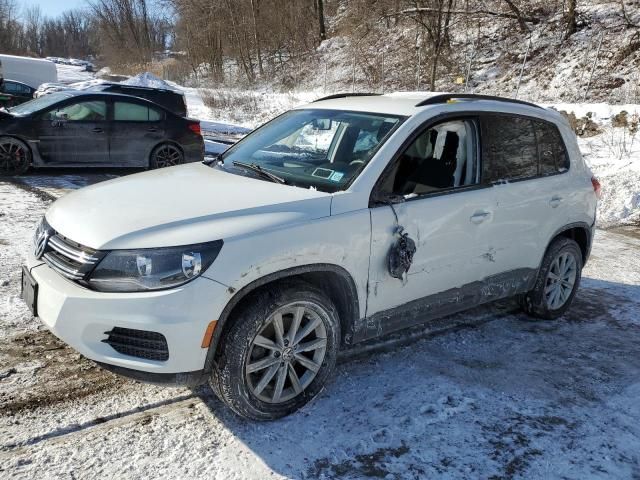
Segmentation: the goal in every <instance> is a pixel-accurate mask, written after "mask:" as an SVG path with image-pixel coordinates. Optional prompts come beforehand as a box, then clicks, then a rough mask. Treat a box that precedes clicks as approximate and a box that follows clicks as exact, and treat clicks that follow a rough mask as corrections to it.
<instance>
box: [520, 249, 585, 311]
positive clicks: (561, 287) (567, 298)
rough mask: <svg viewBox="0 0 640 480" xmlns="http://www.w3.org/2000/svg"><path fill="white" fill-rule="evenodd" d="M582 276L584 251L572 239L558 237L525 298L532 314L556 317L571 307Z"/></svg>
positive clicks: (526, 308) (524, 306)
mask: <svg viewBox="0 0 640 480" xmlns="http://www.w3.org/2000/svg"><path fill="white" fill-rule="evenodd" d="M581 277H582V251H581V250H580V247H579V246H578V244H577V243H576V242H575V241H573V240H571V239H569V238H558V239H556V240H554V241H553V242H552V243H551V245H550V246H549V249H548V250H547V253H546V254H545V256H544V259H543V260H542V265H541V266H540V270H539V272H538V278H537V280H536V284H535V287H534V289H533V290H531V291H530V292H528V293H527V294H526V295H524V296H523V297H522V302H521V303H522V307H523V309H524V311H525V312H527V313H528V314H529V315H531V316H534V317H538V318H544V319H548V320H551V319H555V318H558V317H560V316H561V315H562V314H564V312H565V311H566V310H567V309H568V308H569V306H570V305H571V302H572V301H573V297H574V296H575V294H576V291H577V290H578V286H579V285H580V279H581Z"/></svg>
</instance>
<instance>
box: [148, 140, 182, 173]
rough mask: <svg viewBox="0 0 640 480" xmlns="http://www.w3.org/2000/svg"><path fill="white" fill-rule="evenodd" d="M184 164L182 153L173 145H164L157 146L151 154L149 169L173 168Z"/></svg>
mask: <svg viewBox="0 0 640 480" xmlns="http://www.w3.org/2000/svg"><path fill="white" fill-rule="evenodd" d="M181 163H184V155H183V154H182V151H181V150H180V149H179V148H178V147H177V146H175V145H172V144H170V143H165V144H163V145H159V146H157V147H156V148H155V149H154V150H153V152H151V160H150V162H149V166H150V167H151V168H164V167H173V166H174V165H179V164H181Z"/></svg>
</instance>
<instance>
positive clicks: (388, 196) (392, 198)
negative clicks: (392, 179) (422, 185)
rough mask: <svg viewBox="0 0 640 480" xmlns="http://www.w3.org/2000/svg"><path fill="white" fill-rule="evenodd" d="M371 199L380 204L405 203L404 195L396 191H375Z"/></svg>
mask: <svg viewBox="0 0 640 480" xmlns="http://www.w3.org/2000/svg"><path fill="white" fill-rule="evenodd" d="M371 201H372V202H373V203H375V204H378V205H389V204H390V203H391V204H396V203H404V202H405V198H404V196H402V195H396V194H394V193H384V192H380V191H374V192H373V193H372V194H371Z"/></svg>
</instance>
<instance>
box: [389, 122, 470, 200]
mask: <svg viewBox="0 0 640 480" xmlns="http://www.w3.org/2000/svg"><path fill="white" fill-rule="evenodd" d="M476 132H477V128H476V122H475V121H474V120H455V121H446V122H443V123H439V124H437V125H435V126H432V127H430V128H428V129H426V130H425V131H423V132H422V133H420V134H419V135H418V136H417V137H416V139H415V140H414V141H413V142H412V143H411V144H410V145H409V147H407V148H406V149H405V151H404V152H403V153H402V155H401V156H400V158H399V161H398V162H397V163H396V164H395V165H394V166H393V167H392V170H391V173H390V174H389V175H387V176H386V177H385V180H384V183H383V185H382V191H383V192H385V193H392V194H394V195H403V196H413V195H423V194H428V193H433V192H438V191H442V190H449V189H454V188H459V187H466V186H469V185H474V184H476V183H477V181H478V174H477V168H478V163H477V152H476V144H477V142H476V138H477V134H476Z"/></svg>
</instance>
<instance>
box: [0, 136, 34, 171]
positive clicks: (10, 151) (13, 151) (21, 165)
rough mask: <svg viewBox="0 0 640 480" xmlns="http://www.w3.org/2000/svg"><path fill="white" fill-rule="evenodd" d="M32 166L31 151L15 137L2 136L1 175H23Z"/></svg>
mask: <svg viewBox="0 0 640 480" xmlns="http://www.w3.org/2000/svg"><path fill="white" fill-rule="evenodd" d="M30 166H31V151H30V150H29V147H28V146H27V144H26V143H24V142H23V141H22V140H18V139H17V138H13V137H0V175H23V174H25V173H27V170H29V167H30Z"/></svg>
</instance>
